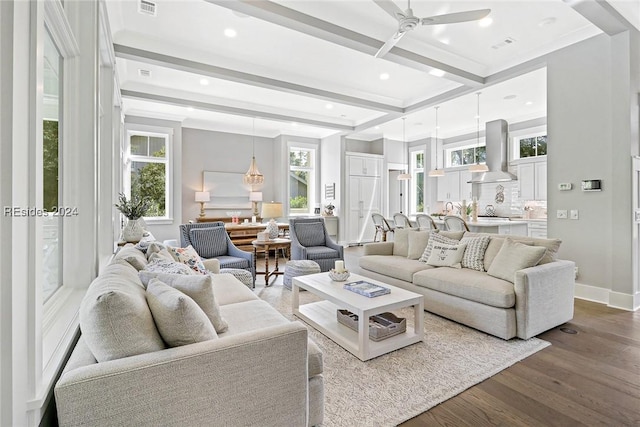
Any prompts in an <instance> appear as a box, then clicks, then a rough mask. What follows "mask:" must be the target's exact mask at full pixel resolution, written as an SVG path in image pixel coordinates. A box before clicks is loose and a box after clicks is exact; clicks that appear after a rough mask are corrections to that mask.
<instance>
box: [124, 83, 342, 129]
mask: <svg viewBox="0 0 640 427" xmlns="http://www.w3.org/2000/svg"><path fill="white" fill-rule="evenodd" d="M121 92H122V97H123V98H130V99H139V100H143V101H152V102H159V103H162V104H169V105H177V106H180V107H193V108H197V109H200V110H206V111H213V112H216V113H223V114H231V115H234V116H244V117H254V118H261V119H267V120H274V121H278V122H285V123H291V122H295V123H299V124H306V125H310V126H316V127H320V128H326V129H332V130H336V131H342V132H353V130H354V127H353V126H348V125H342V124H338V123H331V122H324V121H321V120H312V119H307V118H303V117H294V116H288V115H284V114H276V113H269V112H266V111H260V110H251V109H248V108H238V107H231V106H228V105H222V104H211V103H209V102H202V101H195V100H189V99H185V98H175V97H171V96H163V95H157V94H153V93H148V92H138V91H134V90H127V89H122V90H121Z"/></svg>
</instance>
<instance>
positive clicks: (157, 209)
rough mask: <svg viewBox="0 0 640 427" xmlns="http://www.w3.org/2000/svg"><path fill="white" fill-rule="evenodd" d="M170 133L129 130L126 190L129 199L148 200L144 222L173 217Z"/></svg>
mask: <svg viewBox="0 0 640 427" xmlns="http://www.w3.org/2000/svg"><path fill="white" fill-rule="evenodd" d="M170 157H171V133H170V132H148V131H141V130H136V129H133V128H132V129H129V130H128V131H127V158H126V161H125V163H126V168H125V176H124V190H125V194H126V195H127V196H128V197H140V198H144V199H146V200H148V201H149V204H150V208H149V211H148V213H147V215H146V216H145V220H151V221H153V220H162V219H170V218H171V217H172V206H171V205H172V203H171V181H170V175H171V168H170Z"/></svg>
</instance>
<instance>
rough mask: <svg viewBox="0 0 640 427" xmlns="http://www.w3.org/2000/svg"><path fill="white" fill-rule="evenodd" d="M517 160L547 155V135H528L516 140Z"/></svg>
mask: <svg viewBox="0 0 640 427" xmlns="http://www.w3.org/2000/svg"><path fill="white" fill-rule="evenodd" d="M514 142H515V144H514V146H515V153H516V157H515V158H516V159H525V158H527V157H537V156H546V155H547V134H546V133H543V134H536V135H526V136H519V137H516V138H514Z"/></svg>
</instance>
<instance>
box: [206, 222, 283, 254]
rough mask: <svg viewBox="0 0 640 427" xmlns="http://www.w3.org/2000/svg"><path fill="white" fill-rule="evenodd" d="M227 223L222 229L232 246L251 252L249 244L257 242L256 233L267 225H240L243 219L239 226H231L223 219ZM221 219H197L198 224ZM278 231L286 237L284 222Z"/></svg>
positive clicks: (280, 223) (230, 223)
mask: <svg viewBox="0 0 640 427" xmlns="http://www.w3.org/2000/svg"><path fill="white" fill-rule="evenodd" d="M224 219H226V220H228V221H224V222H225V224H224V228H225V230H227V233H228V234H229V238H230V239H231V241H232V242H233V244H234V245H236V247H237V248H238V249H240V250H243V251H247V252H252V251H253V249H254V248H253V245H252V244H251V242H253V241H254V240H257V238H258V233H259V232H261V231H264V230H265V229H266V228H267V224H262V223H256V224H251V223H249V224H244V223H242V221H243V218H241V222H240V224H233V223H232V222H230V221H231V218H224ZM222 220H223V218H198V220H197V221H198V222H214V221H222ZM278 229H279V231H280V234H281V235H286V234H287V233H288V231H289V224H287V223H285V222H279V223H278Z"/></svg>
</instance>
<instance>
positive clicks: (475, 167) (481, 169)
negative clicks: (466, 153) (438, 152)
mask: <svg viewBox="0 0 640 427" xmlns="http://www.w3.org/2000/svg"><path fill="white" fill-rule="evenodd" d="M481 93H482V92H478V93H477V94H476V95H478V114H477V115H476V148H475V150H473V157H475V159H476V163H474V164H472V165H471V166H469V172H471V173H478V172H487V171H488V170H489V168H488V167H487V165H481V164H480V158H479V157H478V149H479V148H480V94H481Z"/></svg>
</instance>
